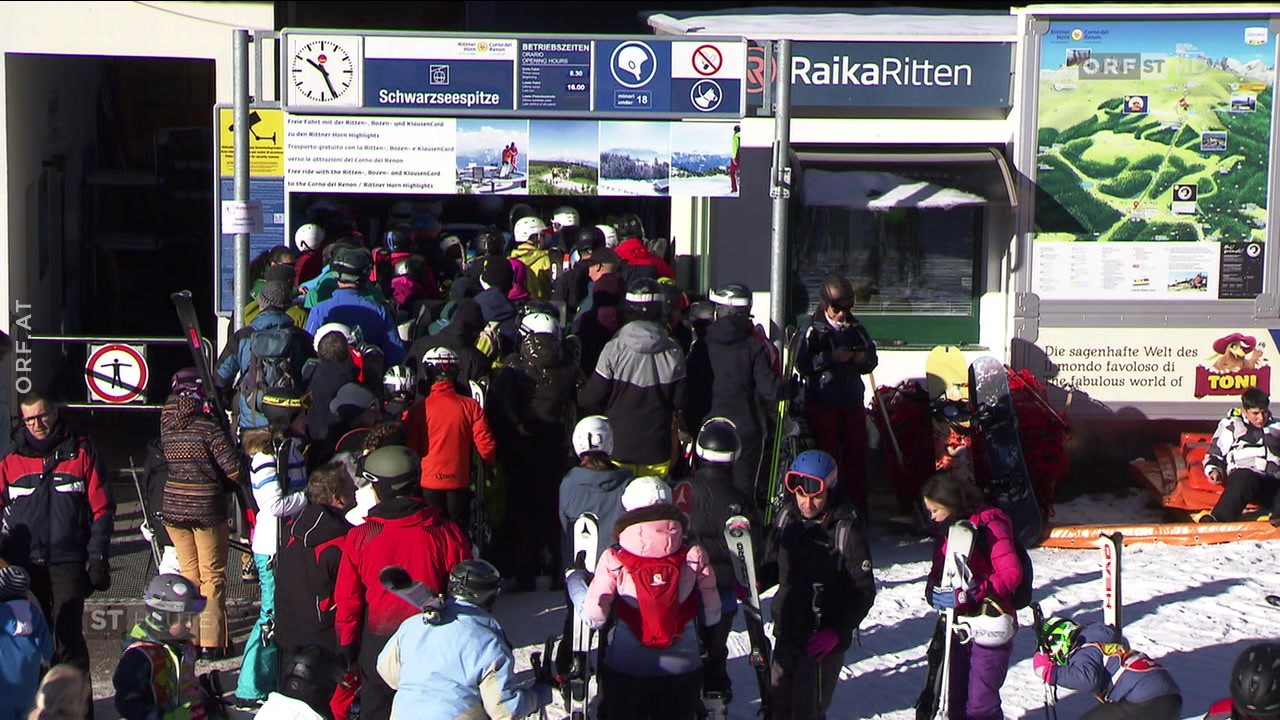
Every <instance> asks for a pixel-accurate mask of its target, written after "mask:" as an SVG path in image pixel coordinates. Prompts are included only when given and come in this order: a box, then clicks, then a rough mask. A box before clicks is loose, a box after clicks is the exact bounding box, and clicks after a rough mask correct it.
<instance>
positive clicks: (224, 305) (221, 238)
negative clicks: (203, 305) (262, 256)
mask: <svg viewBox="0 0 1280 720" xmlns="http://www.w3.org/2000/svg"><path fill="white" fill-rule="evenodd" d="M235 196H236V193H235V180H234V179H233V178H229V177H224V178H221V180H220V181H219V183H218V200H219V202H218V207H222V202H221V201H223V200H232V199H234V198H235ZM249 197H251V198H253V199H254V200H260V201H262V232H260V233H250V234H249V259H250V260H252V259H253V258H255V257H257V256H258V254H259V253H262V252H264V251H266V250H270V249H271V248H273V247H275V246H276V245H288V244H289V242H288V241H287V240H286V239H285V226H284V217H285V212H284V178H282V177H255V178H250V179H249ZM214 244H215V247H214V255H215V256H216V257H217V258H218V271H217V272H218V282H217V285H216V286H215V287H214V293H216V295H217V297H216V298H215V299H216V301H217V305H218V313H219V314H226V315H230V314H231V313H233V312H235V310H234V307H233V306H232V302H233V301H234V300H235V296H236V294H235V287H234V286H235V267H236V262H235V260H236V258H235V252H236V236H235V235H218V236H217V238H216V240H215V241H214Z"/></svg>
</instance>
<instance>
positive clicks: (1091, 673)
mask: <svg viewBox="0 0 1280 720" xmlns="http://www.w3.org/2000/svg"><path fill="white" fill-rule="evenodd" d="M1042 634H1043V637H1044V644H1045V648H1044V650H1042V651H1041V652H1038V653H1036V655H1035V660H1034V661H1033V662H1034V665H1035V669H1036V672H1037V673H1038V674H1039V675H1040V677H1041V679H1043V680H1044V681H1045V683H1047V684H1049V685H1057V686H1060V687H1066V688H1071V689H1072V690H1084V691H1086V692H1091V693H1093V694H1094V695H1096V696H1097V697H1098V699H1099V700H1101V701H1102V704H1101V705H1098V706H1097V707H1094V708H1093V709H1092V710H1090V711H1089V712H1087V713H1085V714H1084V715H1081V716H1080V720H1123V719H1124V718H1134V719H1135V720H1136V719H1137V718H1141V719H1142V720H1178V718H1180V717H1182V692H1181V690H1179V689H1178V683H1177V682H1176V681H1174V679H1173V676H1172V675H1170V674H1169V671H1168V670H1165V669H1164V667H1163V666H1161V665H1160V663H1158V662H1155V661H1154V660H1152V659H1151V658H1149V657H1147V656H1146V655H1144V654H1143V653H1140V652H1137V651H1135V650H1132V649H1130V648H1129V641H1128V640H1126V639H1125V638H1124V636H1122V635H1121V634H1120V631H1119V630H1116V629H1115V628H1114V627H1112V626H1110V625H1103V624H1101V623H1092V624H1083V625H1082V624H1080V623H1077V622H1074V621H1072V620H1068V619H1065V618H1056V617H1054V618H1049V619H1048V620H1046V621H1045V623H1044V628H1043V629H1042Z"/></svg>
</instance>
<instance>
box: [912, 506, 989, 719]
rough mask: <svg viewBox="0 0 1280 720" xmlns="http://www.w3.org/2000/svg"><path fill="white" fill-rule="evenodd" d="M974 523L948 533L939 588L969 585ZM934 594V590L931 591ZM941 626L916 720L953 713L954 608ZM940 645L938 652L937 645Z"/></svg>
mask: <svg viewBox="0 0 1280 720" xmlns="http://www.w3.org/2000/svg"><path fill="white" fill-rule="evenodd" d="M976 532H977V531H976V528H974V526H973V523H970V522H969V521H967V520H961V521H959V522H955V523H952V525H951V527H950V528H949V529H948V530H947V554H946V556H945V557H944V558H943V560H942V578H941V579H940V580H939V585H938V586H939V587H940V588H944V589H956V588H961V587H965V586H967V585H968V584H969V580H970V574H969V553H970V551H972V550H973V539H974V535H975V534H976ZM930 591H932V588H930ZM938 626H939V629H941V631H942V633H941V634H942V639H941V643H938V642H937V640H938V638H937V634H938V633H937V629H935V631H934V640H933V641H931V642H930V643H929V651H928V652H927V653H926V654H927V655H928V656H929V670H928V673H927V675H926V678H925V687H924V690H923V691H921V693H920V697H919V698H918V699H917V700H916V719H917V720H934V718H937V719H938V720H945V719H946V718H947V717H948V714H949V712H950V702H951V697H950V688H951V646H952V644H953V642H954V638H955V628H956V611H955V608H951V609H949V610H943V611H942V612H941V613H940V614H939V618H938ZM938 644H940V645H941V650H940V651H939V650H938V649H937V647H936V645H938Z"/></svg>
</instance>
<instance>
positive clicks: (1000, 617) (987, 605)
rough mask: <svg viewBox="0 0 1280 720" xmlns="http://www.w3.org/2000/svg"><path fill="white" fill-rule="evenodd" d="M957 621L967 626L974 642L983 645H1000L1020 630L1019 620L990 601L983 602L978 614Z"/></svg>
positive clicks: (991, 646)
mask: <svg viewBox="0 0 1280 720" xmlns="http://www.w3.org/2000/svg"><path fill="white" fill-rule="evenodd" d="M957 623H958V624H961V625H963V626H964V627H965V629H966V630H967V631H968V634H969V639H970V640H972V641H973V644H975V645H980V646H982V647H990V648H993V647H1000V646H1001V645H1004V644H1005V643H1007V642H1009V641H1010V640H1012V639H1013V636H1014V635H1015V634H1016V633H1017V632H1018V622H1017V620H1015V619H1014V617H1013V616H1012V615H1010V614H1008V613H1004V612H1001V611H1000V608H999V606H997V605H996V604H995V603H993V602H990V601H987V602H984V603H982V608H981V612H979V613H978V614H977V615H975V616H973V617H970V618H965V619H964V620H962V621H961V620H957Z"/></svg>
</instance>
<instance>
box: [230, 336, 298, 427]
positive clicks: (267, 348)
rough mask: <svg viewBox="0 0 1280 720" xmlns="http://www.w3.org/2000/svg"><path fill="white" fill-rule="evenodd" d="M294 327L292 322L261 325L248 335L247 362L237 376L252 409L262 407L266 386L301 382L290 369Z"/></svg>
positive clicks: (294, 385) (241, 393)
mask: <svg viewBox="0 0 1280 720" xmlns="http://www.w3.org/2000/svg"><path fill="white" fill-rule="evenodd" d="M297 331H298V329H297V328H296V327H292V326H285V327H271V328H261V329H258V330H254V331H253V333H252V334H251V335H249V337H248V338H247V340H248V343H249V365H248V367H246V368H245V370H244V376H243V377H242V378H241V379H240V395H241V396H242V397H244V399H245V403H246V404H247V405H248V406H249V408H251V409H253V410H254V411H256V412H261V411H262V395H263V393H265V392H266V390H267V389H268V388H294V387H298V386H300V385H301V383H300V381H299V378H298V377H296V376H295V374H294V370H293V355H294V347H295V342H296V340H295V339H294V338H295V337H296V333H297Z"/></svg>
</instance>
